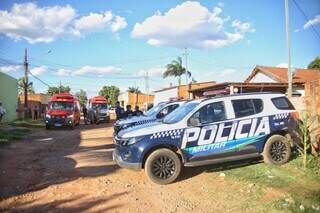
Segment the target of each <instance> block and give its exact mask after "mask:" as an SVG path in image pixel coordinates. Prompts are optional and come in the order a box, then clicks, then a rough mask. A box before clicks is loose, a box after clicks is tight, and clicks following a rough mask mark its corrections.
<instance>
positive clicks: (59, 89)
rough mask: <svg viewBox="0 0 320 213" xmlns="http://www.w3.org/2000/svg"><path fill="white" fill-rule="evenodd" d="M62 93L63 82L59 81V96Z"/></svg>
mask: <svg viewBox="0 0 320 213" xmlns="http://www.w3.org/2000/svg"><path fill="white" fill-rule="evenodd" d="M60 93H61V81H59V94H60Z"/></svg>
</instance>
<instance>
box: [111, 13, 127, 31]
mask: <svg viewBox="0 0 320 213" xmlns="http://www.w3.org/2000/svg"><path fill="white" fill-rule="evenodd" d="M126 26H127V22H126V19H125V18H123V17H121V16H116V18H115V19H114V21H112V23H111V31H112V32H117V31H119V30H120V29H123V28H126Z"/></svg>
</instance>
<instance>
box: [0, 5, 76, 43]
mask: <svg viewBox="0 0 320 213" xmlns="http://www.w3.org/2000/svg"><path fill="white" fill-rule="evenodd" d="M75 17H76V12H75V10H74V9H73V8H72V7H71V6H69V5H67V6H65V7H61V6H54V7H44V8H38V6H37V5H36V4H35V3H24V4H14V5H13V7H12V8H11V11H9V12H8V11H6V10H1V11H0V23H1V25H0V33H3V34H5V35H6V36H8V37H10V38H12V39H15V40H20V39H25V40H27V41H28V42H29V43H36V42H45V43H48V42H52V41H54V40H55V39H56V38H57V37H59V36H60V35H62V34H65V33H67V31H68V30H69V29H68V25H69V24H70V22H71V21H72V20H73V19H74V18H75Z"/></svg>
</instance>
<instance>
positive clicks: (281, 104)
mask: <svg viewBox="0 0 320 213" xmlns="http://www.w3.org/2000/svg"><path fill="white" fill-rule="evenodd" d="M271 101H272V103H273V104H274V105H275V107H276V108H277V109H286V110H294V107H293V105H292V104H291V103H290V102H289V100H288V99H287V98H286V97H279V98H272V99H271Z"/></svg>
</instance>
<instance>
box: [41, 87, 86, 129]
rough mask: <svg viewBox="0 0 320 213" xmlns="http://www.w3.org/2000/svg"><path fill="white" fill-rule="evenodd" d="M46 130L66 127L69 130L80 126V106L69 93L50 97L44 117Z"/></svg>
mask: <svg viewBox="0 0 320 213" xmlns="http://www.w3.org/2000/svg"><path fill="white" fill-rule="evenodd" d="M45 123H46V129H50V128H51V127H64V126H68V127H70V128H71V129H73V128H74V126H76V125H79V124H80V104H79V101H78V99H77V98H76V97H75V96H73V95H71V94H69V93H60V94H56V95H54V96H52V97H51V99H50V102H49V104H48V109H47V111H46V115H45Z"/></svg>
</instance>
